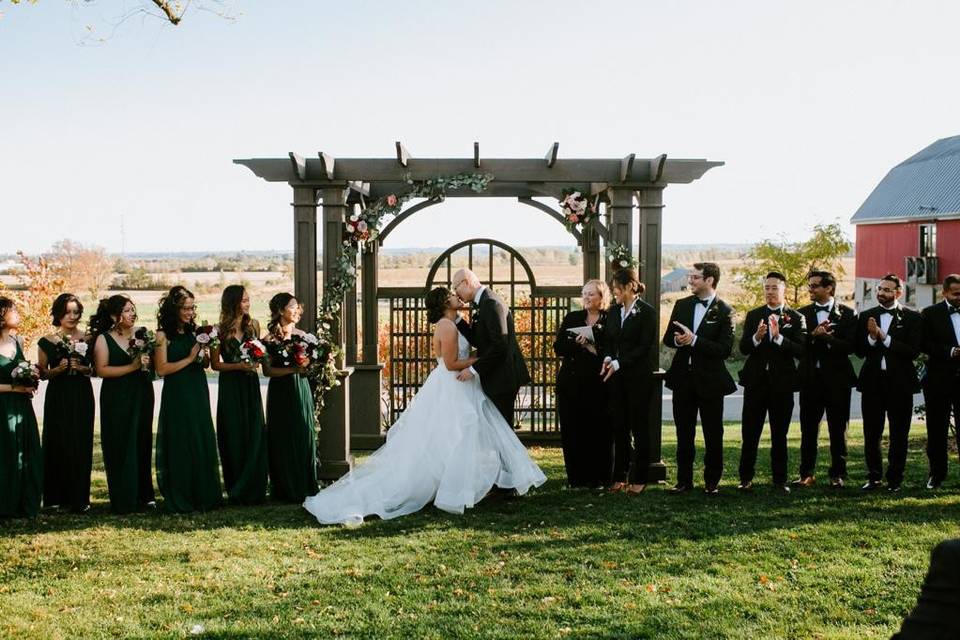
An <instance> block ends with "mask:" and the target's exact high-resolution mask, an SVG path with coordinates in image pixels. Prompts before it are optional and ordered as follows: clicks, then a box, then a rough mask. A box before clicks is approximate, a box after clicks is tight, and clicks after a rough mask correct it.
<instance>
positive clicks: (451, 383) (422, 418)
mask: <svg viewBox="0 0 960 640" xmlns="http://www.w3.org/2000/svg"><path fill="white" fill-rule="evenodd" d="M544 482H546V477H545V476H544V475H543V472H542V471H541V470H540V468H539V467H538V466H537V465H536V463H534V462H533V460H531V459H530V456H529V454H528V453H527V450H526V448H524V446H523V445H522V444H521V443H520V441H519V440H518V439H517V436H516V434H515V433H514V432H513V430H512V429H511V428H510V427H509V426H508V425H507V422H506V420H504V419H503V416H501V415H500V413H499V412H498V411H497V409H496V407H495V406H494V405H493V403H492V402H491V401H490V400H489V398H487V397H486V395H484V393H483V390H482V389H481V388H480V381H479V379H477V378H476V377H475V378H472V379H471V380H468V381H465V382H461V381H459V380H457V379H456V372H451V371H448V370H447V369H446V368H445V367H444V365H443V363H442V362H439V363H438V365H437V367H436V368H435V369H434V370H433V371H432V372H431V373H430V375H429V376H428V377H427V380H426V381H425V382H424V384H423V386H422V387H421V388H420V391H419V393H417V395H416V396H415V397H414V398H413V400H412V401H411V402H410V404H409V405H407V409H406V411H404V412H403V414H402V415H401V416H400V419H399V420H397V422H396V423H395V424H394V425H393V426H392V427H391V428H390V430H389V431H388V432H387V441H386V444H384V445H383V446H382V447H381V448H380V449H379V450H377V451H376V452H375V453H374V454H373V455H371V456H370V457H369V458H368V459H367V460H366V461H365V462H364V463H363V464H361V465H359V466H357V467H356V468H355V469H353V470H352V471H351V472H350V473H348V474H347V475H345V476H343V477H342V478H340V479H339V480H337V481H336V482H335V483H333V484H332V485H330V486H329V487H327V488H325V489H324V490H322V491H321V492H320V493H318V494H317V495H315V496H312V497H309V498H307V499H306V501H305V502H304V503H303V506H304V508H305V509H306V510H307V511H309V512H310V513H311V514H313V516H314V517H316V519H317V520H318V521H319V522H320V523H322V524H338V523H340V524H346V525H358V524H360V523H362V522H363V518H364V517H365V516H368V515H377V516H379V517H381V518H383V519H385V520H386V519H390V518H396V517H399V516H402V515H406V514H409V513H413V512H415V511H419V510H420V509H422V508H423V507H424V506H426V505H427V504H428V503H429V502H431V501H432V502H433V504H434V506H436V507H437V508H438V509H442V510H444V511H448V512H450V513H458V514H460V513H463V511H464V509H467V508H470V507H473V506H474V505H475V504H476V503H478V502H479V501H480V500H481V499H482V498H483V497H484V496H485V495H486V494H487V493H488V492H489V491H490V489H491V488H493V486H494V485H496V486H498V487H500V488H504V489H516V491H517V493H519V494H521V495H522V494H525V493H526V492H527V491H529V490H530V488H531V487H538V486H540V485H542V484H543V483H544Z"/></svg>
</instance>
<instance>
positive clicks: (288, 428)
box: [263, 293, 317, 503]
mask: <svg viewBox="0 0 960 640" xmlns="http://www.w3.org/2000/svg"><path fill="white" fill-rule="evenodd" d="M302 312H303V309H302V308H301V307H300V303H299V302H298V301H297V299H296V298H295V297H293V296H292V295H291V294H289V293H278V294H277V295H275V296H273V298H272V299H271V300H270V324H269V325H268V327H267V330H268V331H269V334H270V335H269V336H268V337H267V338H266V339H267V340H268V341H269V342H270V343H271V344H272V345H273V346H276V345H280V344H282V343H283V342H284V341H286V340H289V339H290V336H292V335H293V334H295V333H297V334H302V333H303V332H302V331H300V330H299V329H297V328H296V324H297V322H298V321H299V320H300V315H301V313H302ZM285 364H286V363H282V362H279V361H278V360H274V359H272V358H271V359H270V360H268V362H267V363H264V365H263V373H264V375H266V376H267V377H269V378H270V384H269V385H268V387H267V452H268V456H269V459H270V495H271V496H272V497H273V498H274V499H276V500H282V501H284V502H295V503H302V502H303V501H304V499H306V497H307V496H312V495H314V494H316V493H317V434H316V430H315V426H314V416H313V396H312V394H311V392H310V385H309V383H308V382H307V378H306V376H305V375H304V373H305V372H304V370H303V369H300V368H298V367H291V366H284V365H285Z"/></svg>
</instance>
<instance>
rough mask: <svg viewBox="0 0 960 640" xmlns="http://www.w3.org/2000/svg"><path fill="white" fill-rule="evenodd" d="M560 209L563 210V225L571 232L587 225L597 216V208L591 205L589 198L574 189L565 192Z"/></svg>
mask: <svg viewBox="0 0 960 640" xmlns="http://www.w3.org/2000/svg"><path fill="white" fill-rule="evenodd" d="M560 208H561V209H563V223H564V224H565V225H566V226H567V229H570V230H573V229H574V228H576V227H578V226H582V225H585V224H587V223H588V222H590V221H591V220H593V218H594V217H595V216H596V215H597V207H596V206H595V205H593V204H590V201H589V200H588V199H587V196H585V195H583V194H582V193H580V192H579V191H576V190H574V189H564V190H563V198H562V199H561V200H560Z"/></svg>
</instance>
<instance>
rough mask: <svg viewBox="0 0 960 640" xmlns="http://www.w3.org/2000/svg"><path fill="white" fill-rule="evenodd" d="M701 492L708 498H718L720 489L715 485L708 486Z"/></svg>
mask: <svg viewBox="0 0 960 640" xmlns="http://www.w3.org/2000/svg"><path fill="white" fill-rule="evenodd" d="M703 492H704V493H705V494H707V495H708V496H718V495H720V487H718V486H717V485H715V484H708V485H707V486H706V487H704V488H703Z"/></svg>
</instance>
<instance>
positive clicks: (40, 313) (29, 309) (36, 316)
mask: <svg viewBox="0 0 960 640" xmlns="http://www.w3.org/2000/svg"><path fill="white" fill-rule="evenodd" d="M17 260H18V261H19V262H20V265H21V266H22V267H23V269H22V270H21V271H20V272H18V273H17V279H18V280H19V281H20V284H22V285H23V290H22V291H18V292H16V293H15V294H14V295H13V297H14V298H15V299H16V301H17V305H18V307H19V310H20V328H19V329H18V330H17V333H18V335H20V336H22V337H23V340H24V346H25V349H26V350H28V351H29V349H30V345H31V344H32V343H33V341H34V340H36V339H38V338H39V337H40V336H42V335H44V334H45V333H46V332H47V331H48V330H49V327H50V321H51V318H50V305H52V304H53V300H54V298H56V297H57V295H59V294H60V293H61V292H62V291H63V280H62V279H61V277H60V275H59V270H58V269H57V268H56V265H53V264H51V263H50V262H48V261H47V259H46V258H44V257H39V258H36V259H33V258H30V257H29V256H27V255H26V254H24V253H23V251H18V252H17ZM11 293H12V292H11Z"/></svg>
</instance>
